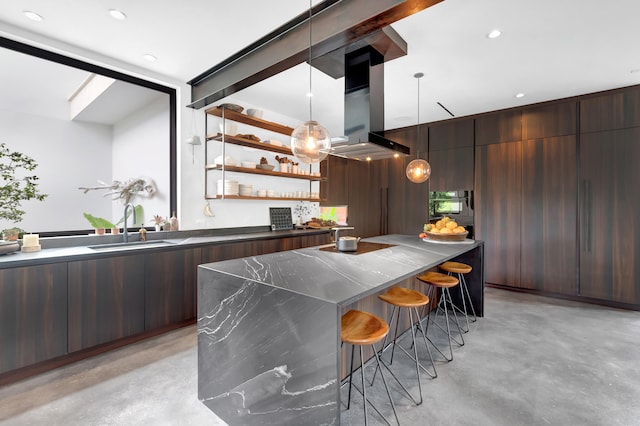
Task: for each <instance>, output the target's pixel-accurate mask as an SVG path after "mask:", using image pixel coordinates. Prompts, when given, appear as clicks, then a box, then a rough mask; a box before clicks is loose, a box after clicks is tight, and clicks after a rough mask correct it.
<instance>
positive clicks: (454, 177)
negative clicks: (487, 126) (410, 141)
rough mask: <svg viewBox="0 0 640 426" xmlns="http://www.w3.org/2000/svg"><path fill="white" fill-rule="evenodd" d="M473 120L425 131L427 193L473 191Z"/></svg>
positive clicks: (432, 127) (442, 125) (435, 126)
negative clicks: (429, 170)
mask: <svg viewBox="0 0 640 426" xmlns="http://www.w3.org/2000/svg"><path fill="white" fill-rule="evenodd" d="M473 132H474V123H473V120H470V119H467V120H457V121H453V122H445V123H442V124H437V125H434V126H431V127H430V128H429V164H431V177H430V178H429V188H430V190H431V191H451V190H456V191H457V190H463V189H473V140H474V137H473Z"/></svg>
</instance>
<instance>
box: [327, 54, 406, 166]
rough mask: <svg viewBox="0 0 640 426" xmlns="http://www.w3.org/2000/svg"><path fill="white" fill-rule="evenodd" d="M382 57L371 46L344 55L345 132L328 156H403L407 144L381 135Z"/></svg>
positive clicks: (382, 117)
mask: <svg viewBox="0 0 640 426" xmlns="http://www.w3.org/2000/svg"><path fill="white" fill-rule="evenodd" d="M384 60H385V59H384V57H383V55H382V54H381V53H380V52H379V51H378V50H376V49H375V48H373V47H372V46H365V47H362V48H360V49H358V50H356V51H353V52H350V53H347V54H346V55H345V57H344V70H345V74H344V75H345V94H344V127H345V129H344V134H345V137H344V138H342V139H343V140H342V141H336V142H332V144H331V151H330V154H331V155H335V156H339V157H344V158H349V159H353V160H359V161H374V160H382V159H386V158H397V157H404V156H407V155H409V154H410V152H411V150H410V149H409V147H407V146H405V145H402V144H399V143H397V142H394V141H392V140H390V139H387V138H385V137H384Z"/></svg>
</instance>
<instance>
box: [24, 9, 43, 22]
mask: <svg viewBox="0 0 640 426" xmlns="http://www.w3.org/2000/svg"><path fill="white" fill-rule="evenodd" d="M22 14H23V15H24V16H26V17H27V18H29V19H31V20H32V21H36V22H40V21H42V20H43V19H44V18H43V17H42V16H40V15H38V14H37V13H35V12H32V11H30V10H24V11H23V12H22Z"/></svg>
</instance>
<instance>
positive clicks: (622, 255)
mask: <svg viewBox="0 0 640 426" xmlns="http://www.w3.org/2000/svg"><path fill="white" fill-rule="evenodd" d="M639 164H640V127H635V128H631V129H621V130H611V131H604V132H594V133H585V134H582V135H581V140H580V295H581V296H585V297H592V298H596V299H603V300H609V301H614V302H622V303H630V304H635V305H638V304H640V262H638V258H639V253H640V221H638V212H639V211H640V196H639V194H638V183H639V182H640V167H639Z"/></svg>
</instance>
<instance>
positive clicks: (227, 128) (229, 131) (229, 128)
mask: <svg viewBox="0 0 640 426" xmlns="http://www.w3.org/2000/svg"><path fill="white" fill-rule="evenodd" d="M218 128H219V129H220V132H222V133H224V134H225V135H229V136H235V135H237V134H238V125H237V124H236V123H234V122H233V121H229V120H225V124H224V130H222V129H223V127H222V123H220V125H219V126H218Z"/></svg>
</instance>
